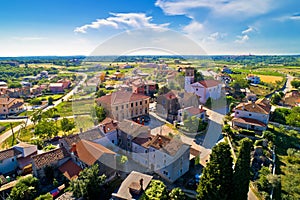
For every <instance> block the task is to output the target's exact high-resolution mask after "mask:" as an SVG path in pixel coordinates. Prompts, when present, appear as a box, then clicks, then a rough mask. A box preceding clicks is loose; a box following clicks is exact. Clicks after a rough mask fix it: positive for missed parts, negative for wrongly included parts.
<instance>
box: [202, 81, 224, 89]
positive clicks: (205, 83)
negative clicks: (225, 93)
mask: <svg viewBox="0 0 300 200" xmlns="http://www.w3.org/2000/svg"><path fill="white" fill-rule="evenodd" d="M199 83H200V84H201V85H203V86H204V87H206V88H209V87H215V86H217V85H220V84H222V82H220V81H216V80H204V81H199Z"/></svg>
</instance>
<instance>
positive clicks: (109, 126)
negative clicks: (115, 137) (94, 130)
mask: <svg viewBox="0 0 300 200" xmlns="http://www.w3.org/2000/svg"><path fill="white" fill-rule="evenodd" d="M99 126H100V127H102V128H103V130H104V133H110V132H113V131H115V130H116V129H117V128H118V121H116V120H113V119H111V118H109V117H107V118H105V119H104V120H103V121H102V122H101V123H100V124H99Z"/></svg>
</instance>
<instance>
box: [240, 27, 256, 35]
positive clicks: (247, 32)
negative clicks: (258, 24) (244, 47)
mask: <svg viewBox="0 0 300 200" xmlns="http://www.w3.org/2000/svg"><path fill="white" fill-rule="evenodd" d="M255 30H256V29H255V28H254V27H251V26H249V27H248V28H247V29H246V30H244V31H242V34H243V35H245V34H249V33H251V32H254V31H255Z"/></svg>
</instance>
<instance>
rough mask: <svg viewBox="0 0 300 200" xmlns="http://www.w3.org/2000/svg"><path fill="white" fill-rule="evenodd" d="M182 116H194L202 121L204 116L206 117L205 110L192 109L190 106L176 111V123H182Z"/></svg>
mask: <svg viewBox="0 0 300 200" xmlns="http://www.w3.org/2000/svg"><path fill="white" fill-rule="evenodd" d="M184 115H185V116H186V117H192V116H196V117H197V118H199V119H202V120H204V119H205V115H206V110H204V109H203V108H202V107H201V108H197V107H193V106H190V107H187V108H182V109H180V110H178V116H177V121H178V122H183V121H184V119H183V117H184Z"/></svg>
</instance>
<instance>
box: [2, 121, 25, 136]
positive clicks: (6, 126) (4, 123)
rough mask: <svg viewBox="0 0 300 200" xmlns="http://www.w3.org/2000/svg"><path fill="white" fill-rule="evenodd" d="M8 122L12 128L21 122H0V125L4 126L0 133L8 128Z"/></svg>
mask: <svg viewBox="0 0 300 200" xmlns="http://www.w3.org/2000/svg"><path fill="white" fill-rule="evenodd" d="M10 124H12V126H13V128H14V127H16V126H18V125H20V124H21V122H11V123H10V122H0V126H4V127H5V129H4V130H3V131H1V132H0V134H2V133H4V132H5V131H7V130H9V129H10Z"/></svg>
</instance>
